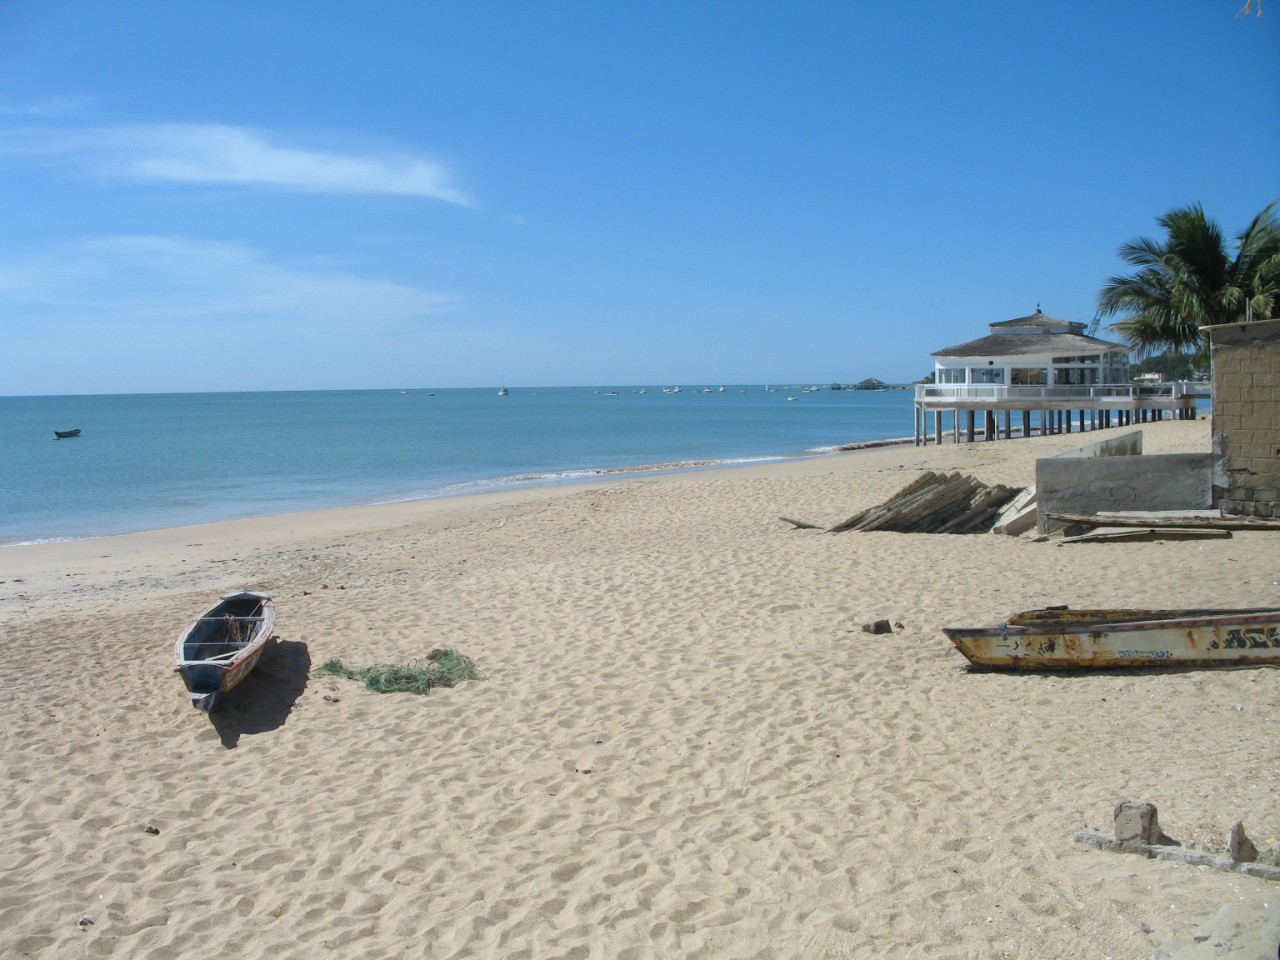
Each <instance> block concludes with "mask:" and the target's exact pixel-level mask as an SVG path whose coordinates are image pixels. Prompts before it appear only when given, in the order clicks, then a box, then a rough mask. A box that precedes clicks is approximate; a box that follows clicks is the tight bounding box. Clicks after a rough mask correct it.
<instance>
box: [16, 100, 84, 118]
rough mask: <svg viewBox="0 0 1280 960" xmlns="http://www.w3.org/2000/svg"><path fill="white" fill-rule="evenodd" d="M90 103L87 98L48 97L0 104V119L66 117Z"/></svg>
mask: <svg viewBox="0 0 1280 960" xmlns="http://www.w3.org/2000/svg"><path fill="white" fill-rule="evenodd" d="M92 102H93V101H92V100H90V99H89V98H88V97H48V98H46V99H44V100H36V101H33V102H29V103H0V117H67V116H72V115H74V114H77V113H79V112H81V111H82V110H83V109H84V108H85V107H87V106H89V105H90V104H91V103H92Z"/></svg>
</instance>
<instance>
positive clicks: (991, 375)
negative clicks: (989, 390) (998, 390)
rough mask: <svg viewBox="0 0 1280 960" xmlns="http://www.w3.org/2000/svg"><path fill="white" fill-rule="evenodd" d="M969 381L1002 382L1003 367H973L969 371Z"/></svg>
mask: <svg viewBox="0 0 1280 960" xmlns="http://www.w3.org/2000/svg"><path fill="white" fill-rule="evenodd" d="M969 382H970V383H1004V367H973V368H972V369H970V371H969Z"/></svg>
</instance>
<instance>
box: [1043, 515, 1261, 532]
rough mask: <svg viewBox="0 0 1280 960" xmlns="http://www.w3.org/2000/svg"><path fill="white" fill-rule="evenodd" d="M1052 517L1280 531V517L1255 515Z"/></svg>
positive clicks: (1094, 523)
mask: <svg viewBox="0 0 1280 960" xmlns="http://www.w3.org/2000/svg"><path fill="white" fill-rule="evenodd" d="M1049 517H1051V518H1052V519H1054V520H1061V521H1062V522H1063V523H1077V524H1082V525H1084V526H1090V527H1151V528H1153V529H1154V528H1158V527H1182V528H1184V529H1195V528H1198V529H1203V530H1280V520H1262V519H1258V518H1255V517H1204V516H1194V515H1193V516H1176V515H1167V516H1153V515H1152V514H1150V513H1147V514H1126V513H1107V514H1098V515H1094V514H1087V513H1050V514H1049Z"/></svg>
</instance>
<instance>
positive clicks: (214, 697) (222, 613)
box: [173, 590, 276, 713]
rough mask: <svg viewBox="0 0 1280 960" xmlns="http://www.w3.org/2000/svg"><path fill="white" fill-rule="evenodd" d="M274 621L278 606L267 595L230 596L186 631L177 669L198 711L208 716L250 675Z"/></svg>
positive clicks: (240, 593) (181, 639) (242, 592)
mask: <svg viewBox="0 0 1280 960" xmlns="http://www.w3.org/2000/svg"><path fill="white" fill-rule="evenodd" d="M275 621H276V609H275V604H274V603H273V602H272V600H271V597H270V596H269V595H268V594H265V593H260V592H259V591H257V590H240V591H237V592H236V593H229V594H227V595H226V596H225V597H223V598H222V599H221V600H219V601H218V602H217V603H215V604H214V605H213V606H212V607H210V608H209V609H208V610H206V611H205V612H204V613H203V614H201V615H200V616H199V617H198V618H197V619H196V620H195V621H193V622H192V623H191V624H190V625H189V626H188V627H187V628H186V629H185V630H183V632H182V633H181V634H180V635H179V637H178V640H177V642H176V643H175V644H174V646H173V669H174V670H175V671H177V672H178V673H179V674H181V675H182V682H183V683H184V684H186V687H187V691H188V692H189V693H190V694H191V705H192V706H193V707H195V708H196V709H197V710H203V711H205V712H206V713H207V712H208V711H210V710H212V709H213V708H214V707H216V706H218V704H220V703H221V702H222V701H223V700H224V699H225V698H226V696H227V694H228V693H230V692H231V691H232V690H233V689H235V687H236V686H237V685H239V683H240V682H241V681H242V680H243V679H244V678H245V677H247V676H248V675H249V673H250V671H252V670H253V668H254V667H255V666H257V665H258V658H259V657H261V656H262V651H263V648H264V647H265V646H266V643H267V639H268V638H269V637H270V636H271V631H272V629H273V628H274V627H275Z"/></svg>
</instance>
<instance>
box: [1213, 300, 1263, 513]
mask: <svg viewBox="0 0 1280 960" xmlns="http://www.w3.org/2000/svg"><path fill="white" fill-rule="evenodd" d="M1209 343H1210V350H1211V356H1212V359H1213V458H1214V465H1213V496H1214V502H1215V503H1216V504H1217V505H1218V507H1219V508H1220V509H1221V510H1222V512H1223V513H1224V514H1234V515H1236V516H1245V517H1280V320H1259V321H1255V322H1253V323H1230V324H1224V325H1223V326H1220V327H1210V328H1209Z"/></svg>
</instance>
